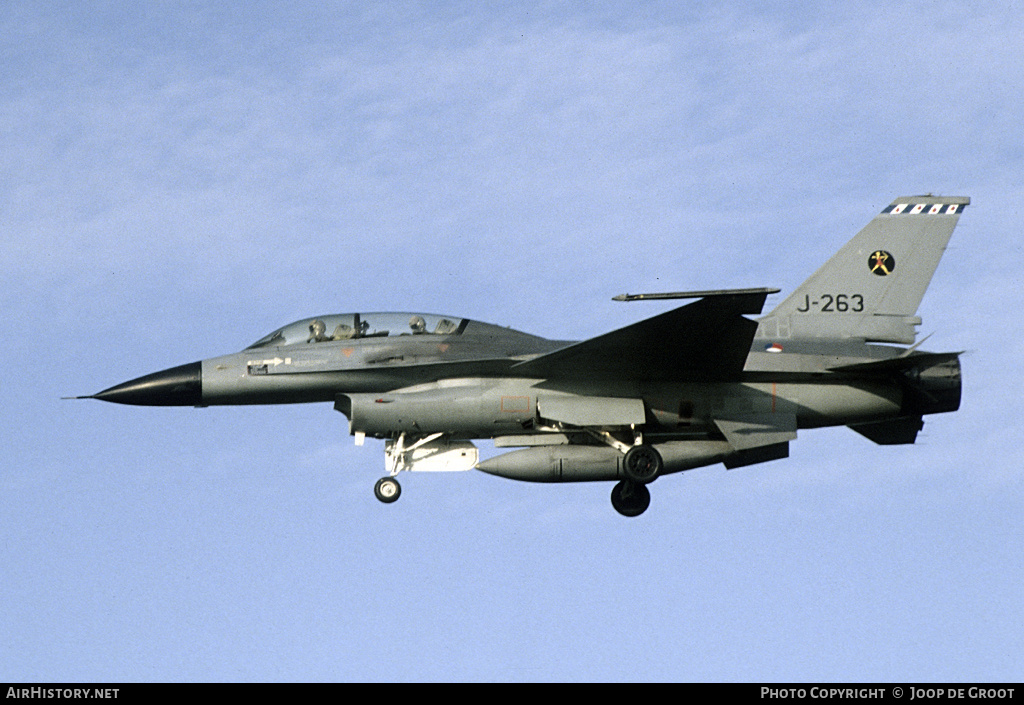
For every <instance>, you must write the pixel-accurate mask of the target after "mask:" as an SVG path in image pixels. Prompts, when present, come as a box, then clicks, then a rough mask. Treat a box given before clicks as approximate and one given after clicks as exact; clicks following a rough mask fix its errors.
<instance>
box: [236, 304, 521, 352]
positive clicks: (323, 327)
mask: <svg viewBox="0 0 1024 705" xmlns="http://www.w3.org/2000/svg"><path fill="white" fill-rule="evenodd" d="M471 323H472V327H473V332H482V330H481V329H497V330H502V329H500V328H498V327H497V326H492V325H490V324H487V323H477V322H471V321H470V320H469V319H468V318H459V317H458V316H440V315H437V314H432V313H338V314H332V315H328V316H316V317H313V318H304V319H302V320H301V321H295V322H294V323H289V324H288V325H286V326H284V327H283V328H279V329H277V330H276V331H274V332H273V333H270V334H269V335H266V336H264V337H262V338H260V339H259V340H257V341H256V342H255V343H253V344H252V345H250V346H249V347H248V348H246V349H247V350H252V349H254V348H269V347H280V346H286V345H312V344H314V343H325V342H329V341H335V340H356V339H359V338H386V337H388V336H399V335H430V336H435V335H462V334H463V333H465V332H466V329H467V328H468V327H469V326H470V324H471Z"/></svg>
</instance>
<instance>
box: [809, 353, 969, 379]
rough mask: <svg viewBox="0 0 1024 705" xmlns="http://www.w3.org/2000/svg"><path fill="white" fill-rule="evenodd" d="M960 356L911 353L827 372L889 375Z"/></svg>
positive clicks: (948, 360) (836, 368)
mask: <svg viewBox="0 0 1024 705" xmlns="http://www.w3.org/2000/svg"><path fill="white" fill-rule="evenodd" d="M960 355H961V353H913V354H911V355H906V356H902V357H893V358H889V359H888V360H876V361H875V362H860V363H856V364H853V365H838V366H836V367H830V368H829V371H830V372H852V373H861V374H864V375H867V376H872V375H881V374H890V373H893V372H905V371H906V370H912V369H914V368H915V367H929V366H932V365H937V364H940V363H943V362H952V361H954V360H956V359H957V358H958V357H959V356H960ZM922 363H924V364H922Z"/></svg>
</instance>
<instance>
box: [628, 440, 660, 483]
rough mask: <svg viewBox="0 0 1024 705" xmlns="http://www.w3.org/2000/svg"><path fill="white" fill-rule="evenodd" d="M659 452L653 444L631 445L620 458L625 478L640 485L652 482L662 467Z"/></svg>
mask: <svg viewBox="0 0 1024 705" xmlns="http://www.w3.org/2000/svg"><path fill="white" fill-rule="evenodd" d="M662 465H663V463H662V460H661V453H659V452H658V451H657V450H655V448H654V446H633V447H632V448H630V449H629V450H628V451H626V457H625V458H623V460H622V471H623V472H624V473H625V475H626V478H627V479H630V480H632V481H633V482H638V483H640V484H641V485H646V484H647V483H648V482H654V480H655V479H657V477H658V475H659V473H661V468H662Z"/></svg>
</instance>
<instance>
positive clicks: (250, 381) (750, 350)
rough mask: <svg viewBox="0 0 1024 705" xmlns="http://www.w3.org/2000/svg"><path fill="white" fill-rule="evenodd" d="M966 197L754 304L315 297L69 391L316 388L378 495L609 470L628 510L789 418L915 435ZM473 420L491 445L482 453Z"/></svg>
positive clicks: (933, 389)
mask: <svg viewBox="0 0 1024 705" xmlns="http://www.w3.org/2000/svg"><path fill="white" fill-rule="evenodd" d="M969 203H970V199H969V198H966V197H940V196H932V195H928V196H912V197H901V198H897V199H896V200H895V201H893V202H892V203H891V204H890V205H889V206H887V207H886V208H885V209H883V210H882V212H881V213H880V214H879V215H877V216H875V217H874V219H873V220H871V222H870V223H869V224H868V225H867V226H866V227H865V228H864V229H863V230H861V231H860V232H859V233H858V234H857V235H856V236H854V238H853V239H852V240H850V241H849V242H848V243H847V244H846V245H845V246H843V247H842V248H841V249H840V250H839V251H838V252H837V253H836V254H835V255H834V256H833V257H832V258H831V259H829V260H828V261H827V262H826V263H825V264H824V265H823V266H822V267H821V268H820V269H818V271H816V272H815V273H814V274H813V275H811V277H810V278H809V279H808V280H807V281H806V282H804V283H803V284H802V285H801V286H800V287H799V288H798V289H797V290H796V291H794V292H793V293H792V294H790V295H789V296H788V297H787V298H785V299H784V300H783V301H782V302H781V303H780V304H779V305H777V306H776V307H775V308H774V309H773V310H772V311H771V312H770V313H768V314H767V315H766V316H763V317H761V318H759V319H756V320H752V319H751V318H749V316H757V315H759V314H761V312H762V308H763V307H764V304H765V300H766V298H767V296H768V295H769V294H773V293H777V292H778V291H779V290H778V289H771V288H758V289H727V290H715V291H692V292H669V293H655V294H625V295H621V296H617V297H615V298H616V299H617V300H620V301H642V300H665V299H669V300H671V299H695V300H694V301H692V302H691V303H687V304H686V305H682V306H680V307H678V308H675V309H673V310H670V311H668V312H666V313H662V314H660V315H656V316H654V317H651V318H647V319H646V320H641V321H639V322H638V323H634V324H632V325H628V326H626V327H624V328H620V329H618V330H613V331H611V332H609V333H605V334H603V335H599V336H597V337H596V338H590V339H589V340H584V341H581V342H574V341H563V340H548V339H545V338H541V337H538V336H535V335H530V334H528V333H523V332H520V331H517V330H512V329H509V328H504V327H500V326H497V325H492V324H489V323H483V322H480V321H476V320H470V319H468V318H462V317H459V316H451V315H434V314H425V313H345V314H331V315H322V316H316V317H313V318H307V319H303V320H301V321H296V322H295V323H290V324H288V325H286V326H284V327H282V328H279V329H278V330H275V331H273V332H272V333H270V334H269V335H266V336H264V337H262V338H260V339H259V340H257V341H256V342H255V343H253V344H252V345H250V346H249V347H247V348H245V349H244V350H242V351H241V352H236V353H231V354H229V355H224V356H221V357H215V358H212V359H208V360H202V361H200V362H193V363H190V364H187V365H182V366H180V367H174V368H171V369H167V370H164V371H162V372H156V373H154V374H150V375H146V376H144V377H139V378H138V379H133V380H131V381H128V382H124V383H122V384H118V385H116V386H114V387H111V388H109V389H106V390H104V391H102V392H99V393H98V394H94V395H91V396H88V397H76V398H88V399H100V400H103V401H109V402H117V403H120V404H139V405H147V406H197V407H206V406H214V405H230V404H287V403H297V402H329V403H332V404H333V405H334V408H335V409H336V410H338V411H340V412H341V413H342V414H344V415H345V416H346V417H347V419H348V431H349V434H350V435H352V436H353V437H354V439H355V444H356V445H359V446H361V445H363V444H364V441H365V439H366V438H367V437H369V438H373V439H380V440H383V442H384V458H385V470H386V473H387V474H386V476H385V477H382V478H381V479H380V480H379V481H378V482H377V484H376V486H375V488H374V491H375V494H376V496H377V498H378V499H379V500H380V501H381V502H385V503H391V502H394V501H395V500H397V499H398V497H399V495H400V493H401V487H400V485H399V483H398V481H397V479H396V476H397V475H399V474H400V473H403V472H409V471H445V470H446V471H468V470H472V469H477V470H480V471H483V472H485V473H490V474H492V475H496V476H499V477H504V478H510V479H513V480H524V481H528V482H600V481H607V482H614V483H615V484H614V487H613V489H612V492H611V501H612V506H613V507H614V508H615V509H616V510H617V511H618V512H619V513H620V514H622V515H624V516H628V517H635V516H638V515H640V514H641V513H643V512H644V511H645V510H646V509H647V508H648V506H649V504H650V491H649V489H648V487H649V485H650V484H651V483H652V482H654V481H655V480H657V479H659V478H660V477H662V476H663V475H671V474H674V473H679V472H682V471H685V470H691V469H693V468H699V467H703V466H708V465H714V464H718V463H722V464H723V465H724V466H725V467H726V468H729V469H733V468H740V467H744V466H748V465H754V464H757V463H764V462H768V461H775V460H779V459H782V458H786V457H788V456H789V443H790V442H791V441H793V440H794V439H796V437H797V432H798V431H801V430H805V429H813V428H820V427H826V426H848V427H849V428H851V429H853V430H854V431H856V432H857V433H859V434H861V435H862V436H865V437H866V438H868V439H870V440H871V441H874V442H875V443H877V444H881V445H888V444H906V443H913V442H914V440H915V439H916V437H917V433H918V432H919V431H920V430H921V428H922V427H923V416H924V415H926V414H936V413H942V412H951V411H955V410H957V409H958V408H959V406H960V391H961V380H960V362H959V353H955V352H950V353H930V352H922V351H920V350H919V349H918V348H919V346H920V344H921V343H916V344H915V340H916V338H917V331H916V328H917V326H919V325H920V324H921V319H920V318H918V317H917V315H916V313H917V308H918V305H919V304H920V302H921V299H922V297H923V296H924V292H925V289H926V288H927V286H928V283H929V282H930V281H931V278H932V275H933V273H934V272H935V269H936V267H937V266H938V263H939V259H940V258H941V256H942V253H943V251H944V250H945V248H946V244H947V242H948V241H949V238H950V236H951V235H952V233H953V228H954V227H955V226H956V223H957V221H958V220H959V218H960V215H961V213H963V211H964V209H965V208H966V207H967V205H968V204H969ZM921 342H924V341H923V340H922V341H921ZM478 439H479V440H484V439H491V440H493V445H494V447H495V448H497V449H502V453H501V454H499V455H496V456H495V457H490V458H488V459H485V460H481V459H480V455H479V452H478V449H477V447H476V446H475V445H474V443H473V441H474V440H478ZM505 449H517V450H505Z"/></svg>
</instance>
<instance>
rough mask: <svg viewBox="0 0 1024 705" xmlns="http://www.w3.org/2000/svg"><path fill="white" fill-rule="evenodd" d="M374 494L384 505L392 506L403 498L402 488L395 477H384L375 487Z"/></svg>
mask: <svg viewBox="0 0 1024 705" xmlns="http://www.w3.org/2000/svg"><path fill="white" fill-rule="evenodd" d="M373 494H374V495H376V497H377V499H379V500H380V501H381V502H383V503H384V504H391V503H392V502H394V501H396V500H397V499H398V498H399V497H401V496H402V486H401V485H400V484H398V480H396V479H395V478H393V477H382V478H380V479H379V480H377V484H376V485H374V486H373Z"/></svg>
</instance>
